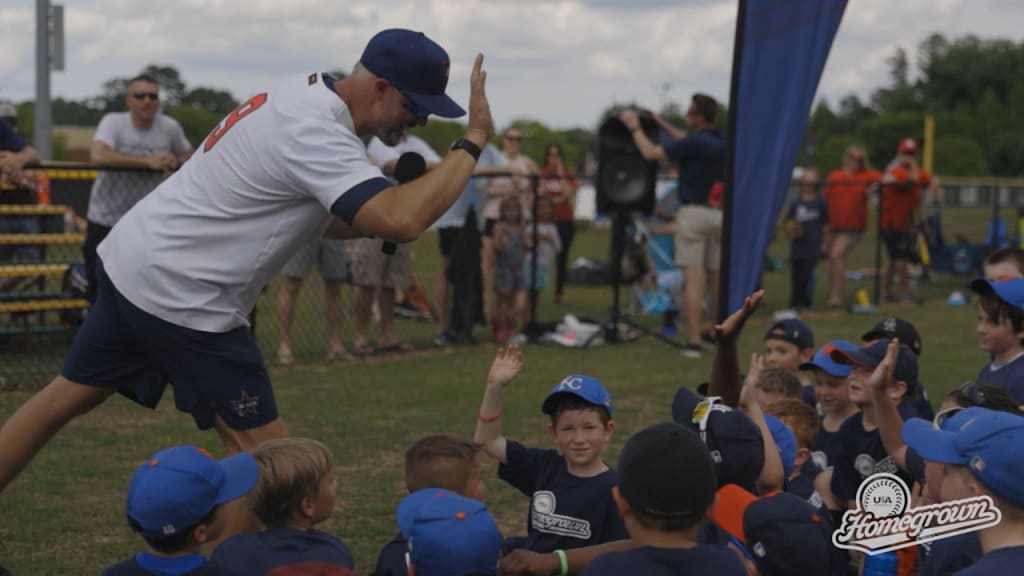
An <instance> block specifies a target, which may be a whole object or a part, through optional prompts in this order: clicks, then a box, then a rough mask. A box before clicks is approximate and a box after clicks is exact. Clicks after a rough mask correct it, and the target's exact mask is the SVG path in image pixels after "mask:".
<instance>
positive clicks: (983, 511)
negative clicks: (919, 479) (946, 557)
mask: <svg viewBox="0 0 1024 576" xmlns="http://www.w3.org/2000/svg"><path fill="white" fill-rule="evenodd" d="M909 505H910V489H909V488H907V484H906V482H904V481H903V479H902V478H900V477H899V476H896V475H894V474H889V473H880V474H874V475H872V476H870V477H869V478H868V479H867V480H865V481H864V482H862V483H861V485H860V488H858V489H857V508H856V509H855V510H847V511H846V513H845V514H843V522H842V524H841V525H840V526H839V529H838V530H836V531H835V532H833V533H832V543H833V544H835V545H836V546H837V547H839V548H846V549H849V550H860V551H861V552H867V553H868V554H880V553H882V552H889V551H892V550H897V549H899V548H907V547H908V546H914V545H917V544H920V543H922V542H930V541H932V540H939V539H941V538H949V537H951V536H956V535H958V534H964V533H967V532H974V531H975V530H981V529H982V528H988V527H990V526H995V525H996V524H999V521H1000V520H1001V519H1002V514H1001V513H1000V512H999V509H998V508H996V507H995V505H994V504H993V503H992V498H990V497H989V496H975V497H973V498H965V499H963V500H953V501H951V502H942V503H941V504H930V505H928V506H921V507H919V508H909Z"/></svg>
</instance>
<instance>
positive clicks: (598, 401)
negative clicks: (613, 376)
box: [540, 374, 612, 416]
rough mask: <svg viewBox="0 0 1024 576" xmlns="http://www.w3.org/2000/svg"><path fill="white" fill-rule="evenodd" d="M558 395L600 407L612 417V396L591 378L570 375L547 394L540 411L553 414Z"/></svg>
mask: <svg viewBox="0 0 1024 576" xmlns="http://www.w3.org/2000/svg"><path fill="white" fill-rule="evenodd" d="M559 394H572V395H573V396H578V397H580V398H582V399H583V400H584V401H586V402H588V403H590V404H593V405H595V406H601V407H602V408H604V409H605V410H607V411H608V415H609V416H611V415H612V395H611V394H609V393H608V390H606V389H605V387H604V386H602V385H601V381H600V380H598V379H597V378H594V377H593V376H584V375H583V374H570V375H569V376H566V377H565V378H564V379H563V380H562V381H561V382H559V383H558V384H555V387H554V388H552V389H551V392H548V395H547V396H546V397H545V398H544V403H543V404H541V407H540V409H541V411H543V412H544V413H545V414H554V412H555V406H556V403H557V400H558V395H559Z"/></svg>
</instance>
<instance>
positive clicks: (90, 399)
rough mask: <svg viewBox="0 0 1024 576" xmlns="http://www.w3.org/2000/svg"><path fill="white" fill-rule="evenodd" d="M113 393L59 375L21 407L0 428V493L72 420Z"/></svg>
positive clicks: (109, 390)
mask: <svg viewBox="0 0 1024 576" xmlns="http://www.w3.org/2000/svg"><path fill="white" fill-rule="evenodd" d="M114 392H116V390H115V389H113V388H97V387H95V386H86V385H84V384H79V383H77V382H72V381H71V380H68V379H67V378H65V377H63V376H57V377H56V378H54V379H53V381H52V382H50V383H49V384H48V385H47V386H46V387H45V388H43V389H42V390H40V391H39V392H36V394H35V395H34V396H32V397H31V398H29V399H28V401H27V402H25V403H24V404H22V405H21V408H18V410H17V411H16V412H15V413H14V414H12V415H11V417H10V418H8V419H7V421H6V422H4V425H3V427H2V428H0V492H2V491H3V490H4V488H6V487H7V485H8V484H9V483H10V482H11V481H12V480H14V478H16V477H17V476H18V474H20V473H21V471H22V470H24V469H25V467H26V466H28V463H29V462H31V461H32V458H34V457H35V455H36V454H37V453H38V452H39V451H40V450H41V449H42V448H43V446H45V445H46V443H47V442H48V441H49V440H50V438H52V437H53V435H54V434H56V433H57V432H58V431H60V429H61V428H63V427H64V426H65V425H66V424H67V423H68V422H70V421H71V419H72V418H74V417H75V416H78V415H79V414H85V413H86V412H88V411H90V410H92V409H93V408H95V407H96V406H99V405H100V404H102V403H103V401H104V400H106V399H107V398H109V397H110V395H111V394H113V393H114Z"/></svg>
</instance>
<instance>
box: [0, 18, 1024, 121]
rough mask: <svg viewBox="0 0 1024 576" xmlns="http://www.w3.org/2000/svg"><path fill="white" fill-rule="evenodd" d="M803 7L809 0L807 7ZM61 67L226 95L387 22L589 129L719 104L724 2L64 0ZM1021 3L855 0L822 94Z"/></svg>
mask: <svg viewBox="0 0 1024 576" xmlns="http://www.w3.org/2000/svg"><path fill="white" fill-rule="evenodd" d="M803 1H808V2H810V1H813V0H803ZM64 5H65V21H66V24H65V28H66V37H67V69H66V70H65V71H64V72H58V73H54V75H53V80H52V91H53V94H54V96H63V97H66V98H83V97H87V96H93V95H96V94H98V93H99V92H100V86H101V84H102V83H103V81H104V80H107V79H109V78H112V77H115V76H129V75H132V74H134V73H136V72H138V71H139V70H141V69H142V68H143V67H145V66H146V65H147V64H150V63H158V64H163V65H171V66H174V67H176V68H177V69H178V70H179V71H180V72H181V74H182V77H183V79H184V80H185V82H186V84H187V85H188V86H190V87H195V86H199V85H205V86H211V87H216V88H221V89H227V90H229V91H230V92H232V93H233V94H234V95H235V97H236V98H238V99H245V98H246V97H247V96H249V95H251V94H253V93H255V92H257V91H259V90H261V89H263V88H264V87H265V86H266V85H267V83H268V82H271V81H273V80H274V79H275V78H277V77H279V76H283V75H287V74H291V73H299V72H301V73H306V72H310V71H317V70H329V69H339V68H340V69H350V68H351V66H352V64H353V63H354V62H355V61H356V60H357V59H358V58H359V54H360V53H361V51H362V48H363V46H364V45H365V43H366V41H367V40H368V39H369V38H370V36H372V35H373V33H375V32H376V31H378V30H380V29H383V28H391V27H406V28H413V29H417V30H422V31H424V32H426V33H427V35H428V36H430V37H432V38H433V39H435V40H436V41H438V42H439V43H440V44H441V45H442V46H444V47H445V48H446V49H447V50H448V53H449V54H450V56H451V60H452V68H451V81H450V84H449V88H448V90H449V94H451V95H452V96H453V97H454V98H455V99H456V100H457V101H459V102H461V103H463V104H464V103H465V102H466V100H467V99H468V91H469V88H468V80H469V78H468V77H469V71H470V66H471V65H472V61H473V56H474V55H475V54H476V53H477V52H483V53H484V55H485V59H486V64H485V68H486V69H487V72H488V93H489V95H490V98H491V106H492V110H493V112H494V117H495V121H496V123H497V124H498V127H499V128H501V127H502V126H504V125H506V124H507V123H508V122H510V121H511V120H513V119H515V118H522V117H527V118H534V119H538V120H540V121H542V122H545V123H546V124H548V125H550V126H552V127H557V128H566V127H571V126H583V127H593V125H594V124H595V123H596V122H597V120H598V117H599V115H600V113H601V112H602V111H603V110H604V109H605V108H606V107H607V106H609V105H610V104H612V103H613V102H626V101H636V102H639V103H641V104H643V105H645V106H650V107H658V106H660V105H661V103H663V102H664V101H666V100H667V101H675V102H684V101H686V100H687V99H688V97H689V94H691V93H692V92H694V91H697V90H700V91H704V92H708V93H710V94H712V95H714V96H716V97H719V98H720V99H722V100H723V101H724V100H725V99H726V97H727V96H728V91H729V70H730V66H731V62H732V46H733V36H734V31H735V21H736V6H737V2H736V1H735V0H721V1H719V0H172V1H171V2H150V1H147V0H64ZM1021 22H1024V2H1020V1H1018V0H851V1H850V4H849V7H848V8H847V11H846V16H845V17H844V20H843V23H842V26H841V27H840V30H839V35H838V37H837V38H836V43H835V45H834V46H833V48H832V53H831V56H830V59H829V62H828V64H827V66H826V68H825V74H824V77H823V79H822V83H821V86H820V89H819V95H820V96H824V97H826V98H829V99H830V101H833V102H834V101H836V99H837V98H838V97H840V96H843V95H846V94H848V93H850V92H856V93H858V94H868V93H870V92H871V91H872V90H873V89H874V88H876V87H878V86H879V85H882V84H884V83H885V82H886V81H887V77H886V76H887V66H886V63H885V60H886V58H887V57H888V56H889V55H891V54H892V53H893V51H894V50H895V48H896V47H897V46H902V47H904V48H905V49H907V50H908V52H909V54H910V55H911V56H912V57H913V55H914V54H915V53H916V46H917V44H918V43H919V42H920V40H922V39H923V38H925V37H926V36H927V35H928V34H930V33H932V32H935V31H938V32H941V33H942V34H944V35H946V36H947V38H953V37H958V36H962V35H965V34H976V35H978V36H980V37H982V38H1010V39H1013V40H1015V41H1020V40H1021V39H1022V37H1024V27H1021V26H1020V23H1021ZM34 33H35V1H34V0H0V99H13V100H16V101H21V100H26V99H30V98H32V96H33V93H34V70H35V67H34V46H35V42H34Z"/></svg>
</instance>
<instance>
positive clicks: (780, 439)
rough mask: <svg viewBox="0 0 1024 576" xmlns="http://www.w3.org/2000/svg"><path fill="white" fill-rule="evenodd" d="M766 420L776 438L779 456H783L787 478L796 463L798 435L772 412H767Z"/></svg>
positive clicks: (773, 436)
mask: <svg viewBox="0 0 1024 576" xmlns="http://www.w3.org/2000/svg"><path fill="white" fill-rule="evenodd" d="M764 420H765V422H766V423H767V424H768V430H769V431H770V432H771V433H772V440H775V447H776V448H778V449H779V456H780V457H781V458H782V471H783V473H784V474H785V475H786V478H789V475H790V474H792V473H793V467H794V466H795V465H796V462H794V460H795V459H796V435H794V434H793V431H792V430H790V429H789V426H786V425H785V424H784V423H783V422H782V420H779V419H778V418H776V417H775V416H772V415H771V414H767V413H766V414H765V415H764Z"/></svg>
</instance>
